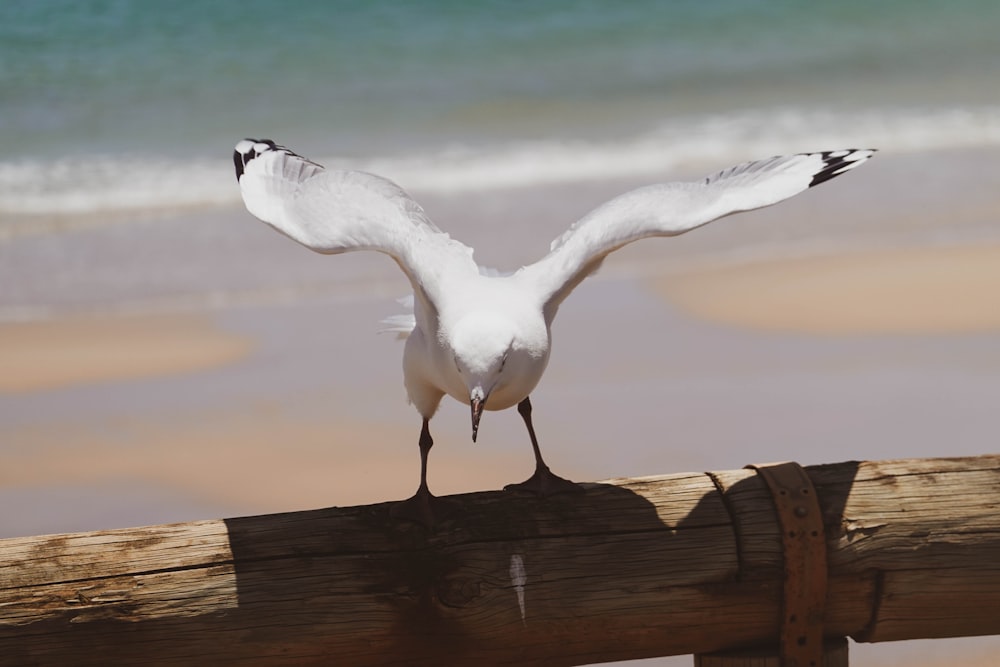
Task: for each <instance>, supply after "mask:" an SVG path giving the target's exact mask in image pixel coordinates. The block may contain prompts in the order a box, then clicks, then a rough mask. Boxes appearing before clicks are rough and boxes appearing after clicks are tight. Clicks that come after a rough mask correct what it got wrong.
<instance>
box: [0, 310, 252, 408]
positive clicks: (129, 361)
mask: <svg viewBox="0 0 1000 667" xmlns="http://www.w3.org/2000/svg"><path fill="white" fill-rule="evenodd" d="M252 346H253V344H252V342H251V341H250V340H249V339H247V338H243V337H240V336H236V335H233V334H231V333H227V332H224V331H219V330H218V329H216V328H214V327H213V326H212V325H211V322H210V321H209V320H208V319H207V318H205V317H204V316H197V315H175V316H170V317H162V316H160V317H157V316H146V317H107V316H105V317H97V316H95V317H78V318H61V319H58V320H54V321H43V322H25V323H20V324H7V325H2V326H0V394H4V393H17V392H31V391H45V390H51V389H58V388H62V387H68V386H73V385H90V384H95V383H104V382H113V381H122V380H134V379H138V378H143V377H153V376H162V375H183V374H187V373H193V372H195V371H199V370H203V369H207V368H213V367H216V366H223V365H226V364H230V363H235V362H236V361H238V360H240V359H242V358H245V357H246V356H247V355H248V354H249V353H250V351H251V349H252Z"/></svg>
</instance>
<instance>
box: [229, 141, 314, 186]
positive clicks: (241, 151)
mask: <svg viewBox="0 0 1000 667" xmlns="http://www.w3.org/2000/svg"><path fill="white" fill-rule="evenodd" d="M275 151H277V152H279V153H285V154H286V155H293V156H295V157H297V158H302V156H301V155H299V154H298V153H295V152H293V151H290V150H289V149H287V148H285V147H284V146H282V145H281V144H277V143H275V142H274V141H272V140H270V139H244V140H243V141H241V142H239V143H238V144H236V148H235V149H234V150H233V164H234V165H235V166H236V180H237V181H239V180H240V177H241V176H243V172H244V171H246V168H247V165H248V164H250V162H251V161H252V160H253V159H254V158H257V157H260V156H261V155H263V154H264V153H271V152H275ZM302 159H303V160H305V158H302ZM306 162H309V160H306Z"/></svg>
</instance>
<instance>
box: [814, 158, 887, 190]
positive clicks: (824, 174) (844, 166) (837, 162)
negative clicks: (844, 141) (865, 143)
mask: <svg viewBox="0 0 1000 667" xmlns="http://www.w3.org/2000/svg"><path fill="white" fill-rule="evenodd" d="M875 151H876V149H874V148H861V149H859V148H846V149H843V150H839V151H824V152H822V153H813V155H816V156H818V157H819V158H820V160H822V166H821V167H820V168H819V170H818V171H816V173H814V174H813V177H812V180H811V181H809V187H813V186H814V185H819V184H820V183H824V182H826V181H829V180H830V179H831V178H833V177H834V176H840V175H841V174H843V173H844V172H845V171H850V170H851V169H854V168H855V167H857V166H859V165H862V164H864V163H865V162H866V161H868V158H870V157H871V156H872V155H874V154H875Z"/></svg>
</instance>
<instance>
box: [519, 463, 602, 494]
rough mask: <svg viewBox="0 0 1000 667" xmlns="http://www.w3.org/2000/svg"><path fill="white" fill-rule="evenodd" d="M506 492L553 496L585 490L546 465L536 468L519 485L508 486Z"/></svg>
mask: <svg viewBox="0 0 1000 667" xmlns="http://www.w3.org/2000/svg"><path fill="white" fill-rule="evenodd" d="M503 489H504V491H514V492H525V493H533V494H535V495H536V496H542V497H545V496H553V495H555V494H557V493H583V492H584V489H583V487H582V486H580V485H579V484H577V483H576V482H571V481H570V480H568V479H566V478H564V477H560V476H559V475H556V474H555V473H553V472H552V471H551V470H549V467H548V466H546V465H540V466H538V467H536V468H535V472H534V474H532V475H531V477H529V478H528V479H526V480H524V481H523V482H520V483H518V484H508V485H507V486H505V487H503Z"/></svg>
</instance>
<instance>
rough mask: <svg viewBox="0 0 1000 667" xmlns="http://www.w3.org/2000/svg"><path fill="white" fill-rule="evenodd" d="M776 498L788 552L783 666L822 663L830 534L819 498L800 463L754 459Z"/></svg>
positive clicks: (815, 666) (816, 666)
mask: <svg viewBox="0 0 1000 667" xmlns="http://www.w3.org/2000/svg"><path fill="white" fill-rule="evenodd" d="M747 468H752V469H753V470H756V471H757V474H758V475H760V476H761V477H762V478H763V479H764V482H765V483H766V484H767V486H768V488H769V489H770V490H771V497H772V498H773V499H774V507H775V509H776V510H777V511H778V521H779V523H780V524H781V532H782V543H783V547H784V555H785V589H784V604H783V605H782V606H783V613H784V616H783V618H782V621H781V663H782V665H783V667H821V665H822V664H823V616H824V611H825V608H826V587H827V568H826V538H825V536H824V534H823V516H822V513H821V511H820V507H819V498H818V497H817V496H816V489H815V488H814V487H813V484H812V480H810V479H809V475H807V474H806V471H805V470H804V469H803V468H802V466H800V465H799V464H798V463H795V462H794V461H790V462H787V463H770V464H766V465H750V466H747Z"/></svg>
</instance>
